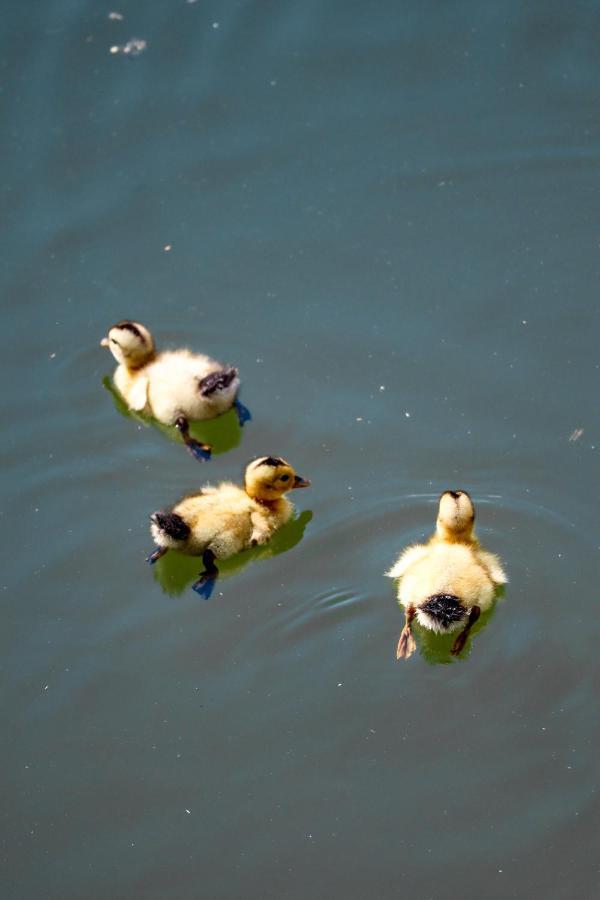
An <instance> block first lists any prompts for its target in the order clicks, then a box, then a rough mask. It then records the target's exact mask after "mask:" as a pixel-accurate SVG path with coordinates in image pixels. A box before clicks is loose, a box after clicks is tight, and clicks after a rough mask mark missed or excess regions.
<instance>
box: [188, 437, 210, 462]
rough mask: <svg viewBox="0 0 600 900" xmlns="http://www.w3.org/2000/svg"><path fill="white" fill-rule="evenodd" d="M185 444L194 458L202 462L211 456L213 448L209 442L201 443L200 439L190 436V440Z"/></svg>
mask: <svg viewBox="0 0 600 900" xmlns="http://www.w3.org/2000/svg"><path fill="white" fill-rule="evenodd" d="M185 446H186V447H187V448H188V450H189V451H190V453H191V454H192V456H193V457H194V459H198V460H200V462H207V461H208V460H209V459H210V457H211V448H210V445H209V444H201V443H200V441H195V440H194V438H190V439H189V441H186V444H185Z"/></svg>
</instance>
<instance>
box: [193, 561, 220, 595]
mask: <svg viewBox="0 0 600 900" xmlns="http://www.w3.org/2000/svg"><path fill="white" fill-rule="evenodd" d="M202 562H203V563H204V572H200V577H199V578H198V580H197V581H195V582H194V583H193V585H192V590H194V591H196V593H197V594H199V595H200V597H203V598H204V600H208V599H209V597H210V595H211V594H212V592H213V590H214V587H215V582H216V580H217V576H218V574H219V570H218V569H217V567H216V566H215V554H214V553H213V552H212V550H205V551H204V553H203V554H202Z"/></svg>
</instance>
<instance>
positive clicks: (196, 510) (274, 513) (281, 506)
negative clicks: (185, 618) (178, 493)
mask: <svg viewBox="0 0 600 900" xmlns="http://www.w3.org/2000/svg"><path fill="white" fill-rule="evenodd" d="M309 484H310V481H306V479H304V478H300V476H299V475H296V473H295V472H294V470H293V468H292V467H291V466H290V464H289V463H287V462H286V461H285V460H284V459H280V458H279V457H275V456H261V457H260V458H259V459H256V460H254V461H253V462H251V463H250V465H249V466H248V467H247V468H246V473H245V478H244V487H243V488H241V487H238V485H236V484H233V483H232V482H230V481H225V482H223V483H222V484H219V485H217V487H211V486H210V485H207V486H205V487H203V488H202V490H201V491H200V492H199V493H197V494H190V495H189V496H187V497H184V498H183V500H180V501H179V503H176V504H175V506H174V507H173V508H172V509H171V510H170V511H169V512H155V513H153V514H152V515H151V516H150V521H151V523H152V524H151V526H150V531H151V533H152V537H153V538H154V541H155V543H156V544H157V545H158V546H157V549H156V550H155V551H154V552H153V553H152V554H151V555H150V556H149V557H148V562H150V563H153V562H156V560H157V559H160V557H161V556H163V555H164V554H165V553H166V552H167V551H168V550H180V551H181V552H183V553H188V554H190V555H192V556H202V562H203V563H204V571H203V572H201V574H200V577H199V578H198V580H197V581H196V582H195V583H194V584H193V585H192V587H193V589H194V590H195V591H196V592H197V593H198V594H200V595H201V596H202V597H205V598H206V599H208V598H209V597H210V595H211V593H212V590H213V588H214V584H215V581H216V578H217V576H218V574H219V571H218V569H217V567H216V565H215V560H216V559H227V558H228V557H230V556H234V555H235V554H236V553H239V552H240V551H242V550H247V549H248V548H249V547H256V546H258V545H260V544H266V543H267V542H268V541H269V540H270V538H271V537H272V536H273V535H274V534H275V532H276V531H277V529H278V528H280V527H281V526H282V525H285V523H286V522H288V521H289V519H290V518H291V516H292V513H293V512H294V506H293V504H292V503H291V502H290V501H289V500H287V499H286V498H285V497H284V496H283V495H284V494H286V493H287V492H288V491H290V490H292V489H293V488H302V487H308V486H309Z"/></svg>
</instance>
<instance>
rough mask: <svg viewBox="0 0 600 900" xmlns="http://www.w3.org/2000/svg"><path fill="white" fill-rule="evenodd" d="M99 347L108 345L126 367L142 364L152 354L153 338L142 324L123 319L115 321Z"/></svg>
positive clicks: (137, 366)
mask: <svg viewBox="0 0 600 900" xmlns="http://www.w3.org/2000/svg"><path fill="white" fill-rule="evenodd" d="M100 346H101V347H108V349H109V350H110V352H111V353H112V355H113V356H114V358H115V359H116V360H117V362H118V363H123V365H125V366H127V368H128V369H138V368H139V367H140V366H144V365H145V364H146V363H147V362H149V361H150V360H151V359H152V357H153V356H154V353H155V350H154V340H153V339H152V335H151V334H150V332H149V331H148V329H147V328H145V327H144V325H140V323H139V322H130V321H128V320H124V321H122V322H117V324H116V325H113V327H112V328H111V329H110V331H109V332H108V336H107V337H105V338H102V340H101V341H100Z"/></svg>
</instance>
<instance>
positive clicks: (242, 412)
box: [233, 399, 252, 428]
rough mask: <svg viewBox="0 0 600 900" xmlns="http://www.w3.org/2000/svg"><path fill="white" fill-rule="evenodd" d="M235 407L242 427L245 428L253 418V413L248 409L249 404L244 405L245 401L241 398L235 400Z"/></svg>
mask: <svg viewBox="0 0 600 900" xmlns="http://www.w3.org/2000/svg"><path fill="white" fill-rule="evenodd" d="M233 408H234V409H235V411H236V413H237V417H238V422H239V423H240V427H241V428H243V427H244V425H245V424H246V422H250V421H251V419H252V413H251V412H250V410H249V409H248V407H247V406H244V404H243V403H240V401H239V400H237V399H236V400H235V402H234V404H233Z"/></svg>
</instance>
